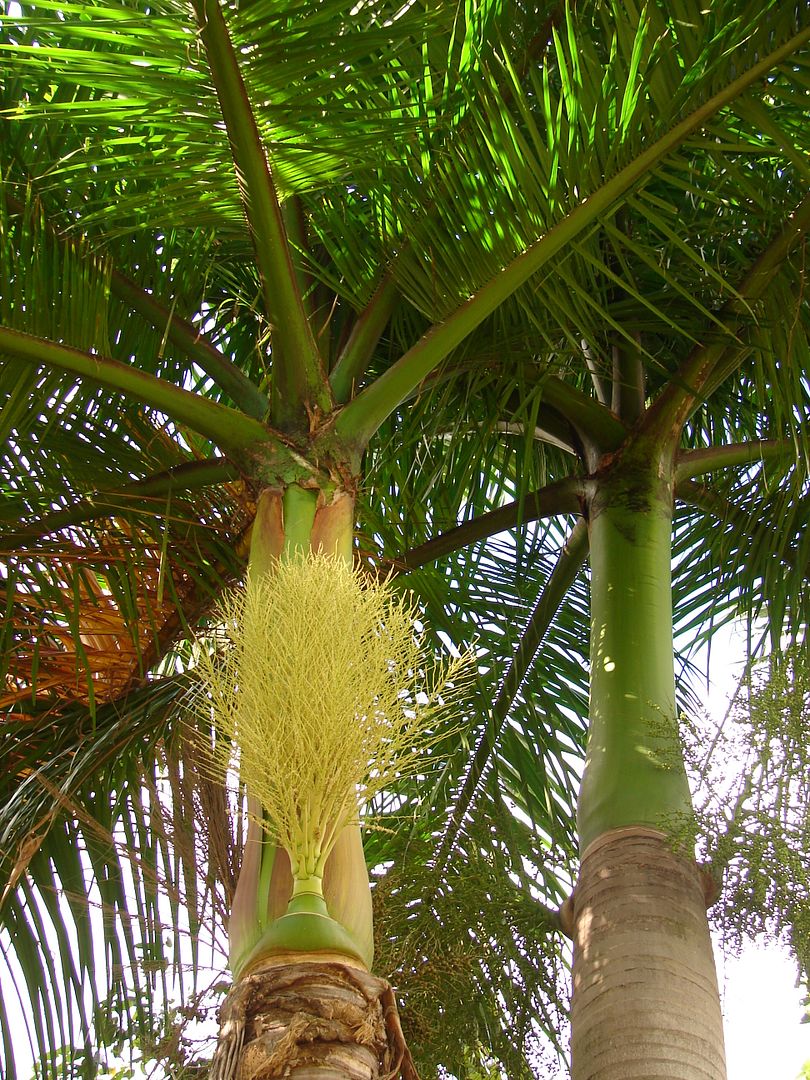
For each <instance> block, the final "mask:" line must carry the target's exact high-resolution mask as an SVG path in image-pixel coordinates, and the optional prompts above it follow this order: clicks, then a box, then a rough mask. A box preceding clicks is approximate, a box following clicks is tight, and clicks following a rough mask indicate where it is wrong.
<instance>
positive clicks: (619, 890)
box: [571, 828, 726, 1080]
mask: <svg viewBox="0 0 810 1080" xmlns="http://www.w3.org/2000/svg"><path fill="white" fill-rule="evenodd" d="M571 1027H572V1070H571V1075H572V1080H663V1078H665V1077H666V1078H677V1080H725V1076H726V1070H725V1058H724V1050H723V1024H722V1015H721V1012H720V1004H719V999H718V992H717V977H716V974H715V968H714V957H713V953H712V946H711V940H710V938H709V929H708V924H707V920H706V905H705V899H704V887H703V881H702V879H701V876H700V873H699V871H698V868H697V866H696V865H695V863H694V862H693V861H692V860H690V859H688V858H684V857H682V856H680V855H678V854H676V853H675V852H674V851H673V850H672V846H671V843H670V842H669V841H668V839H667V838H666V837H665V836H664V835H663V834H661V833H658V832H656V831H654V830H650V829H641V828H639V829H633V828H626V829H615V830H611V831H610V832H608V833H605V834H604V835H603V836H601V837H599V838H598V839H597V840H595V841H594V842H593V843H592V844H591V845H590V847H589V848H588V849H587V850H586V852H585V854H584V856H583V859H582V867H581V871H580V878H579V882H578V884H577V888H576V892H575V895H574V971H573V1000H572V1009H571Z"/></svg>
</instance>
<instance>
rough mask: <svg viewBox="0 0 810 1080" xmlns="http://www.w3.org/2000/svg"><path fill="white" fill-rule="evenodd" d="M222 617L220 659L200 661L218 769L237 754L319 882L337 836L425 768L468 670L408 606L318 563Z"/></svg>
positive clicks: (315, 559) (277, 827)
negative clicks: (428, 650)
mask: <svg viewBox="0 0 810 1080" xmlns="http://www.w3.org/2000/svg"><path fill="white" fill-rule="evenodd" d="M217 617H218V619H219V621H220V623H221V625H222V627H223V634H224V637H225V647H224V648H223V649H218V650H215V651H213V652H209V651H208V650H204V651H203V655H202V658H201V661H200V665H199V671H200V675H201V677H202V680H203V684H204V686H205V689H206V691H207V694H206V703H207V704H206V707H207V708H212V709H213V712H214V718H215V720H216V723H217V727H218V728H219V731H220V734H221V736H223V737H222V738H221V739H219V740H218V745H219V747H221V749H220V751H219V755H218V756H219V765H220V766H225V767H226V768H227V767H228V764H229V762H230V761H231V759H232V754H233V748H234V747H236V748H237V755H238V766H239V771H240V776H241V779H242V780H243V781H244V782H245V783H246V784H247V788H248V790H249V791H250V792H251V793H252V794H254V795H255V796H256V797H257V798H258V799H259V801H260V802H261V803H262V806H263V807H264V810H265V812H266V817H265V827H266V829H267V831H268V833H269V834H270V836H271V838H272V839H273V841H274V842H275V843H277V844H278V845H279V846H281V847H283V848H285V849H286V850H287V852H288V853H289V855H290V860H291V863H292V867H293V873H294V875H295V877H296V878H298V879H305V878H311V877H313V876H317V877H320V876H322V874H323V868H324V864H325V862H326V859H327V856H328V855H329V852H330V851H331V850H332V847H333V846H334V843H335V840H336V839H337V836H338V835H339V833H340V831H341V830H342V829H343V828H344V827H345V826H346V825H347V824H349V823H350V822H353V821H356V820H357V818H358V814H359V813H360V810H361V809H362V807H363V806H364V805H365V804H367V803H368V802H369V801H370V800H371V799H372V798H373V797H374V795H376V794H377V793H379V792H380V791H382V790H383V789H384V788H386V787H388V786H390V784H391V782H392V781H393V780H394V779H395V778H397V777H400V776H402V775H404V774H407V773H411V772H413V771H414V770H417V769H418V768H419V767H420V761H423V757H422V755H423V753H424V751H425V749H426V748H427V747H429V746H430V745H431V744H433V743H435V742H436V741H438V738H439V732H438V730H437V724H438V722H439V720H440V714H441V713H443V712H444V710H445V708H446V706H447V695H448V693H452V694H455V692H456V691H457V690H458V686H459V676H460V675H462V672H463V669H464V668H467V667H468V665H467V663H466V660H465V659H462V660H460V661H451V662H449V663H447V664H445V665H443V666H437V665H436V664H435V663H434V661H433V658H432V657H426V656H425V655H424V654H423V650H422V649H421V648H420V644H419V641H418V638H417V635H416V631H415V627H414V623H415V620H416V617H417V612H416V609H415V607H414V606H413V603H412V602H411V601H410V600H408V599H404V598H401V597H398V596H396V595H395V594H394V593H393V592H392V590H391V589H390V587H389V586H387V585H386V584H383V583H379V582H368V581H364V580H362V578H361V576H360V575H359V574H358V573H357V572H354V571H352V570H351V569H350V568H349V567H348V566H347V565H346V564H345V563H344V562H343V561H342V560H340V559H335V558H329V557H326V556H323V555H311V554H310V555H307V556H299V557H296V558H293V559H290V560H286V561H283V562H279V563H278V564H277V565H276V566H275V568H274V569H273V571H272V572H271V573H269V574H267V575H265V576H263V577H260V578H255V577H254V576H252V575H251V576H250V577H249V578H248V584H247V586H246V587H245V588H244V589H242V590H238V591H234V592H232V593H230V594H229V595H228V596H227V597H226V598H225V599H224V600H223V601H222V603H221V605H220V608H219V611H218V613H217ZM439 726H440V727H441V729H442V734H446V733H447V726H446V724H445V723H442V724H440V725H439Z"/></svg>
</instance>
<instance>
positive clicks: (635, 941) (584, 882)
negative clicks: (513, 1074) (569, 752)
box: [571, 462, 726, 1080]
mask: <svg viewBox="0 0 810 1080" xmlns="http://www.w3.org/2000/svg"><path fill="white" fill-rule="evenodd" d="M623 464H624V466H625V469H626V466H627V464H628V463H627V462H624V463H623ZM662 471H663V470H662ZM653 472H654V470H652V469H649V468H646V469H645V470H644V472H643V473H642V474H641V475H640V476H639V475H638V474H637V475H636V477H634V480H635V482H634V483H628V482H627V481H626V479H625V481H624V482H622V477H621V476H611V477H608V478H607V479H605V480H603V481H602V483H601V485H600V487H599V489H598V491H597V493H596V495H595V496H594V497H593V499H592V502H591V506H590V518H589V528H590V540H591V707H590V729H589V736H588V752H587V758H586V766H585V772H584V774H583V779H582V787H581V792H580V799H579V806H578V826H579V834H580V844H581V848H580V851H581V869H580V877H579V881H578V883H577V887H576V890H575V893H574V899H573V938H574V968H573V997H572V1013H571V1025H572V1078H573V1080H656V1078H663V1077H672V1078H677V1080H724V1078H725V1075H726V1073H725V1063H724V1051H723V1029H722V1016H721V1012H720V1003H719V994H718V988H717V979H716V975H715V970H714V958H713V954H712V946H711V940H710V937H709V931H708V923H707V919H706V903H705V898H704V891H703V885H702V878H701V875H700V873H699V871H698V868H697V866H696V865H695V860H694V857H693V855H692V853H691V851H685V850H683V847H684V845H683V843H681V844H680V845H678V844H676V839H675V837H676V834H680V835H681V836H683V832H684V829H687V830H688V825H689V820H690V817H691V799H690V795H689V788H688V784H687V779H686V772H685V769H684V764H683V754H682V750H681V746H680V741H679V737H678V721H677V716H676V706H675V678H674V662H673V642H672V600H671V576H670V574H671V530H672V520H671V517H672V512H671V507H672V489H671V484H670V483H668V482H664V481H662V480H661V478H660V474H658V473H656V474H655V475H651V474H652V473H653ZM624 476H625V478H626V477H627V471H625V473H624Z"/></svg>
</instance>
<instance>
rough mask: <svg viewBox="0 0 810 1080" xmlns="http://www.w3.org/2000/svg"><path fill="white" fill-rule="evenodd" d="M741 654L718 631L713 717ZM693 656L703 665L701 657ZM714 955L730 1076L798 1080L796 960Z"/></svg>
mask: <svg viewBox="0 0 810 1080" xmlns="http://www.w3.org/2000/svg"><path fill="white" fill-rule="evenodd" d="M742 653H743V645H742V635H741V632H740V631H735V630H734V629H731V628H730V629H721V630H718V631H717V633H716V635H715V638H714V639H713V642H712V654H711V662H710V665H709V673H710V676H711V678H710V681H709V684H708V688H707V689H706V693H705V703H706V708H707V711H708V712H709V714H710V715H711V716H712V717H713V718H715V719H719V718H720V717H721V716H722V715H723V713H724V712H725V710H726V706H727V703H728V698H729V695H730V694H731V693H732V692H733V688H734V686H735V684H736V678H737V676H738V675H739V672H740V669H741V664H742V661H741V659H740V657H741V656H742ZM695 659H696V661H697V663H698V664H701V661H702V662H703V664H705V657H700V656H699V657H696V658H695ZM715 958H716V962H717V977H718V982H719V984H720V996H721V1000H722V1005H723V1017H724V1020H725V1034H726V1058H727V1066H728V1080H796V1077H797V1076H798V1075H799V1072H800V1070H801V1068H802V1066H803V1065H804V1064H805V1062H808V1061H810V1023H807V1024H802V1023H801V1019H802V1016H803V1015H804V1007H803V1004H802V998H803V993H802V992H801V991H800V990H799V989H798V988H797V986H796V974H797V971H796V964H795V962H794V961H793V960H792V959H791V958H790V956H789V954H788V951H787V949H786V948H780V947H779V946H778V945H776V944H768V943H764V942H760V943H750V944H747V945H746V946H745V947H744V948H743V950H742V953H741V954H740V956H739V957H734V956H727V955H724V954H723V949H722V945H721V943H720V942H718V941H715Z"/></svg>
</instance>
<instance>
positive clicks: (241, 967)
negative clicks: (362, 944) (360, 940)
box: [233, 892, 368, 979]
mask: <svg viewBox="0 0 810 1080" xmlns="http://www.w3.org/2000/svg"><path fill="white" fill-rule="evenodd" d="M306 952H313V953H314V952H330V953H341V954H343V955H344V956H348V957H352V958H353V959H355V960H359V961H360V963H361V964H362V965H363V966H364V967H368V957H366V956H364V955H363V951H362V949H360V948H359V947H358V945H357V944H356V943H355V942H354V940H353V939H352V937H351V935H350V934H349V932H348V931H347V930H346V929H345V928H344V927H342V926H341V925H340V923H339V922H337V921H336V920H335V919H333V918H332V917H331V915H330V914H329V912H328V910H327V907H326V901H325V900H324V898H323V896H319V895H318V894H317V893H311V892H301V893H299V894H298V895H297V896H294V897H293V898H292V900H290V903H289V905H288V907H287V913H286V915H282V916H281V918H280V919H274V920H273V922H272V923H271V924H270V925H269V926H268V927H267V929H266V930H265V931H264V933H263V934H262V936H261V937H260V938H259V940H258V941H257V942H256V944H255V945H254V946H253V948H252V949H250V950H249V952H248V953H247V954H246V955H245V956H244V957H242V958H241V959H240V960H239V962H238V963H235V964H234V965H233V976H234V979H238V978H239V976H240V975H241V973H242V972H243V971H246V970H247V969H248V968H250V967H252V966H253V965H254V964H255V963H256V962H257V961H258V960H260V959H263V958H264V957H267V956H275V955H277V954H279V953H306Z"/></svg>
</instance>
